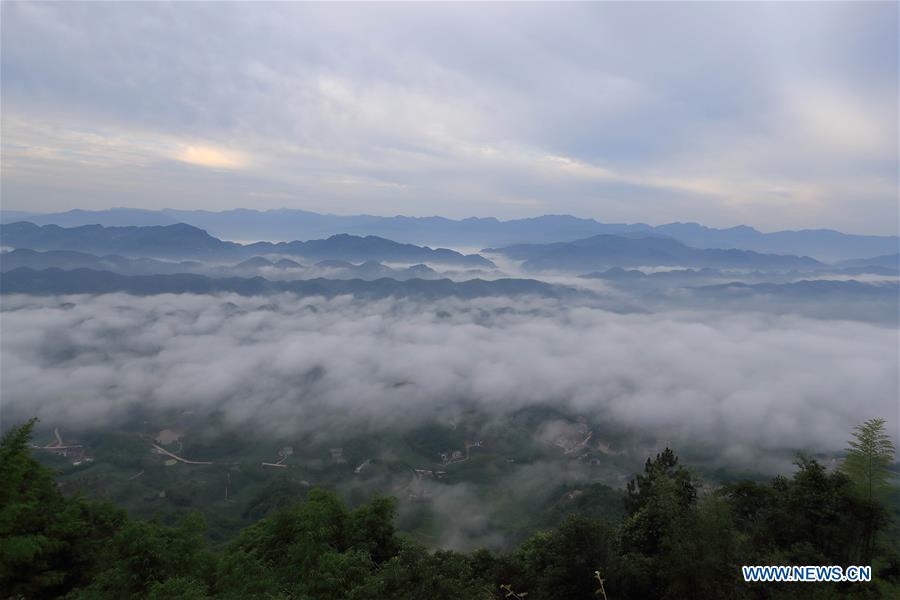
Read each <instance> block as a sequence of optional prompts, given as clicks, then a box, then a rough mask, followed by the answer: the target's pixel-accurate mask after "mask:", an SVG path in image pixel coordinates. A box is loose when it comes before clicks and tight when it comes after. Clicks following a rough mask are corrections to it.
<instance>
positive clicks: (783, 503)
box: [0, 421, 900, 600]
mask: <svg viewBox="0 0 900 600" xmlns="http://www.w3.org/2000/svg"><path fill="white" fill-rule="evenodd" d="M33 427H34V421H31V422H29V423H26V424H25V425H23V426H20V427H17V428H14V429H12V430H11V431H9V432H8V433H7V434H6V435H5V436H4V438H3V441H2V445H0V590H2V592H0V594H2V595H3V596H4V597H8V598H60V597H64V598H70V599H83V600H88V599H100V598H148V599H163V598H165V599H167V600H175V599H192V600H194V599H196V600H200V599H206V598H223V599H230V598H234V599H237V598H270V599H296V600H301V599H304V600H311V599H323V600H325V599H327V600H331V599H334V600H338V599H350V600H354V599H359V600H362V599H367V600H369V599H373V598H374V599H380V598H397V599H409V600H419V599H422V598H428V599H430V600H439V599H447V600H457V599H469V598H471V599H489V598H503V597H511V598H512V597H515V598H527V600H539V599H546V600H555V599H559V600H563V599H579V598H584V599H588V598H596V597H604V598H611V599H613V598H615V599H619V598H624V599H641V600H644V599H647V600H653V599H657V598H658V599H679V598H748V599H749V598H754V599H755V598H833V597H844V596H853V597H864V598H896V597H898V596H900V548H898V541H897V539H896V538H895V537H892V536H891V530H890V529H889V527H890V520H891V516H890V513H889V510H888V509H887V508H886V504H884V503H883V502H884V501H883V500H882V495H879V494H875V493H872V494H868V492H867V490H868V489H869V488H870V486H869V485H863V486H861V485H860V483H861V482H863V483H865V482H872V486H871V489H873V490H874V489H882V488H887V484H888V477H887V475H886V471H885V470H884V469H882V470H881V471H875V470H873V469H871V468H869V469H863V470H862V471H858V470H856V466H855V465H856V464H857V463H856V462H855V461H857V460H858V456H866V454H867V453H869V452H871V447H870V444H869V443H868V442H867V441H866V440H869V439H874V440H876V442H877V441H878V440H883V439H884V438H881V437H879V434H878V432H879V431H882V432H883V430H882V429H881V428H882V427H883V422H871V421H870V422H867V423H866V424H865V425H863V426H861V428H859V429H858V430H857V433H856V434H855V436H856V437H855V439H856V442H857V443H858V444H859V445H858V446H854V445H852V444H851V453H850V455H849V456H848V460H847V463H846V464H845V468H844V469H841V470H838V471H835V472H830V471H828V470H826V469H825V468H824V467H823V466H822V465H821V464H820V463H818V462H817V461H815V460H813V459H809V458H805V457H800V458H799V459H798V460H797V463H796V466H797V469H796V471H795V472H794V473H793V475H792V476H791V477H783V476H779V477H776V478H775V479H774V480H772V481H770V482H766V483H763V482H756V481H740V482H733V483H728V484H726V485H723V486H721V487H719V488H713V487H712V486H710V485H708V484H705V483H704V482H702V481H701V480H700V479H699V478H697V477H696V476H695V475H694V474H692V473H691V472H690V471H688V470H687V469H686V468H685V467H684V466H682V465H680V464H679V462H678V458H677V457H676V456H675V454H674V452H672V451H671V450H669V449H666V450H665V451H664V452H662V453H660V454H658V455H657V456H656V457H654V458H652V459H648V460H647V462H646V464H645V466H644V470H643V472H642V473H640V474H639V475H637V476H636V477H635V478H634V479H633V480H632V481H631V482H630V483H629V485H628V487H627V490H626V494H625V498H624V506H623V507H622V511H621V512H620V511H619V510H616V509H610V510H602V509H601V508H600V507H598V506H594V504H595V502H599V503H604V502H609V501H610V500H616V501H618V499H619V496H610V495H609V494H608V493H606V491H605V490H603V489H601V488H597V489H593V488H590V489H588V491H586V492H583V493H582V494H581V496H580V499H579V501H578V502H577V503H575V504H573V508H574V509H575V510H577V511H578V512H580V513H582V514H571V512H570V514H568V515H567V517H566V518H565V519H564V520H562V521H561V523H560V524H559V525H557V526H554V527H552V528H550V529H548V530H545V531H541V532H538V533H536V534H534V535H532V536H531V537H529V538H528V539H527V540H525V541H524V542H523V543H522V544H520V545H519V546H518V547H517V548H515V549H514V550H512V551H510V552H507V553H500V554H498V553H492V552H489V551H487V550H477V551H474V552H470V553H462V552H452V551H433V550H429V549H428V548H426V547H425V546H422V545H420V544H418V543H416V542H414V541H412V540H411V539H410V538H409V537H407V536H404V535H401V534H399V533H398V532H397V531H396V530H395V526H394V521H395V510H396V507H395V500H394V499H392V498H385V497H380V496H375V497H372V498H371V499H369V501H368V502H366V503H364V504H362V505H361V506H359V507H357V508H355V509H352V510H351V509H348V508H347V507H346V506H345V505H344V504H343V503H342V502H341V501H340V499H339V498H338V497H337V496H336V495H335V494H333V493H331V492H328V491H325V490H322V489H312V490H310V491H309V492H308V493H306V498H305V500H304V501H302V502H296V501H294V502H286V501H285V502H282V501H279V502H278V503H277V504H278V505H279V506H281V507H280V508H278V507H277V506H276V507H273V508H275V509H276V510H274V512H271V511H266V510H262V509H260V510H259V511H258V513H259V514H266V513H267V512H268V514H267V516H264V517H262V518H260V519H259V520H258V521H257V522H256V523H254V524H252V525H250V526H248V527H245V528H244V529H243V530H242V531H241V532H240V534H239V535H238V536H237V537H236V538H235V539H232V540H230V541H228V542H225V543H220V544H211V543H210V541H209V539H208V537H207V535H205V528H206V525H205V523H204V521H203V519H202V518H201V517H200V516H199V515H197V514H187V516H185V517H184V518H182V519H181V521H180V523H178V524H177V525H176V526H167V525H164V524H162V523H160V522H158V521H154V520H149V521H147V520H136V519H129V518H127V517H126V515H125V513H124V511H122V510H120V509H118V508H116V507H114V506H112V505H110V504H108V503H104V502H98V501H93V500H86V499H83V498H81V497H79V496H74V497H66V496H64V495H62V493H61V492H60V491H59V489H58V488H57V486H56V485H55V484H54V481H53V477H52V472H51V471H50V470H49V469H47V468H46V467H44V466H42V465H41V464H40V463H38V462H37V461H36V460H35V459H34V458H33V457H32V456H31V449H30V447H29V439H30V436H31V432H32V429H33ZM874 448H875V453H874V454H873V456H877V457H880V459H879V460H882V461H884V460H886V461H887V463H884V464H889V463H890V462H891V460H892V457H893V453H892V449H891V448H890V447H889V446H887V445H885V444H884V443H883V442H879V443H876V444H875V445H874ZM853 452H860V453H861V454H860V455H855V454H853ZM866 464H868V463H866ZM878 464H882V463H878ZM845 471H846V472H845ZM860 472H861V473H863V475H864V477H863V478H859V477H858V474H859V473H860ZM876 482H880V486H875V483H876ZM292 495H293V494H292V493H291V490H285V493H284V494H283V496H284V498H282V500H286V499H288V498H290V497H291V496H292ZM619 515H622V516H621V517H620V516H619ZM556 516H558V515H556ZM742 564H751V565H752V564H784V565H791V564H795V565H815V564H820V565H831V564H838V565H851V564H872V566H873V577H874V581H873V582H872V583H868V584H851V583H847V584H777V585H776V584H745V583H744V582H743V580H742V578H741V572H740V566H741V565H742ZM601 594H602V595H601Z"/></svg>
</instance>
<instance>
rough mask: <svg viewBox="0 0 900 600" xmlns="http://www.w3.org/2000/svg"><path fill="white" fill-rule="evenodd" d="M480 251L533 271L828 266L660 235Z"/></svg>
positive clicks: (604, 237) (805, 258)
mask: <svg viewBox="0 0 900 600" xmlns="http://www.w3.org/2000/svg"><path fill="white" fill-rule="evenodd" d="M482 252H484V253H487V254H500V255H503V256H506V257H507V258H511V259H513V260H519V261H524V262H523V263H522V267H523V268H525V269H527V270H531V271H542V270H560V271H575V272H582V273H584V272H588V271H592V270H597V269H600V268H612V267H623V268H624V267H642V266H647V267H652V266H665V267H694V268H707V267H711V268H732V269H734V268H737V269H773V270H778V269H813V268H818V267H822V266H824V265H823V264H822V263H821V262H819V261H817V260H815V259H813V258H810V257H808V256H791V255H780V254H760V253H758V252H753V251H751V250H736V249H731V250H721V249H714V248H706V249H701V248H691V247H690V246H687V245H685V244H683V243H682V242H679V241H678V240H675V239H672V238H666V237H662V236H659V235H647V236H640V235H634V234H632V235H608V234H601V235H595V236H592V237H589V238H584V239H581V240H575V241H574V242H557V243H553V244H516V245H513V246H507V247H505V248H487V249H485V250H482Z"/></svg>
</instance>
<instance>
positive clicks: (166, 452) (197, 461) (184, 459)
mask: <svg viewBox="0 0 900 600" xmlns="http://www.w3.org/2000/svg"><path fill="white" fill-rule="evenodd" d="M152 445H153V447H154V448H156V450H157V451H158V452H160V453H161V454H165V455H166V456H169V457H171V458H174V459H175V460H177V461H180V462H183V463H184V464H186V465H211V464H212V463H211V462H208V461H203V460H188V459H186V458H181V457H180V456H178V455H177V454H172V453H171V452H169V451H168V450H166V449H165V448H160V447H159V446H157V445H156V444H152Z"/></svg>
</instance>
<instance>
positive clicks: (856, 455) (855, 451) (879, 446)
mask: <svg viewBox="0 0 900 600" xmlns="http://www.w3.org/2000/svg"><path fill="white" fill-rule="evenodd" d="M884 422H885V421H884V419H869V420H868V421H866V422H865V423H863V424H862V425H857V426H856V427H854V432H853V439H852V440H850V441H849V442H848V444H849V448H847V456H846V458H844V463H843V465H842V466H841V468H842V470H843V471H844V472H845V473H846V474H847V476H848V477H850V479H852V480H853V482H854V483H855V484H856V486H857V488H858V489H859V491H860V493H862V495H863V496H864V497H865V498H866V500H868V501H869V502H872V501H873V500H875V499H876V497H878V496H880V495H881V494H883V493H884V492H886V491H887V488H888V479H889V477H890V472H889V471H888V467H890V465H891V463H892V462H893V460H894V451H895V450H894V444H893V443H892V442H891V438H890V436H888V434H887V433H886V432H885V430H884Z"/></svg>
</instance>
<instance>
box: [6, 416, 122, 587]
mask: <svg viewBox="0 0 900 600" xmlns="http://www.w3.org/2000/svg"><path fill="white" fill-rule="evenodd" d="M36 423H37V420H36V419H32V420H30V421H28V422H27V423H25V424H24V425H21V426H19V427H14V428H12V429H11V430H10V431H9V432H7V433H6V435H4V436H3V440H2V442H0V590H3V593H4V594H9V595H10V596H13V597H14V596H16V595H21V596H23V597H26V598H46V597H55V596H58V595H63V594H65V593H66V592H68V591H69V590H71V589H72V588H74V587H77V586H79V585H82V584H84V583H86V582H88V581H90V580H91V578H92V577H93V575H94V574H95V572H96V565H97V562H98V561H97V557H98V556H99V555H100V553H101V551H102V549H103V548H104V547H105V546H106V544H107V543H108V542H109V540H110V539H111V538H112V537H113V535H114V534H115V532H116V530H117V529H118V528H119V527H120V526H121V524H122V523H123V522H124V520H125V514H124V512H123V511H121V510H120V509H118V508H116V507H114V506H112V505H110V504H106V503H100V502H90V501H87V500H84V499H82V498H77V497H76V498H64V497H63V496H62V494H60V492H59V490H58V489H57V488H56V485H55V484H54V483H53V473H52V472H51V471H50V470H49V469H47V468H46V467H44V466H42V465H41V464H40V463H38V462H37V461H36V460H35V459H34V458H33V457H32V456H31V449H30V447H29V441H30V439H31V434H32V431H33V429H34V426H35V424H36Z"/></svg>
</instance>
